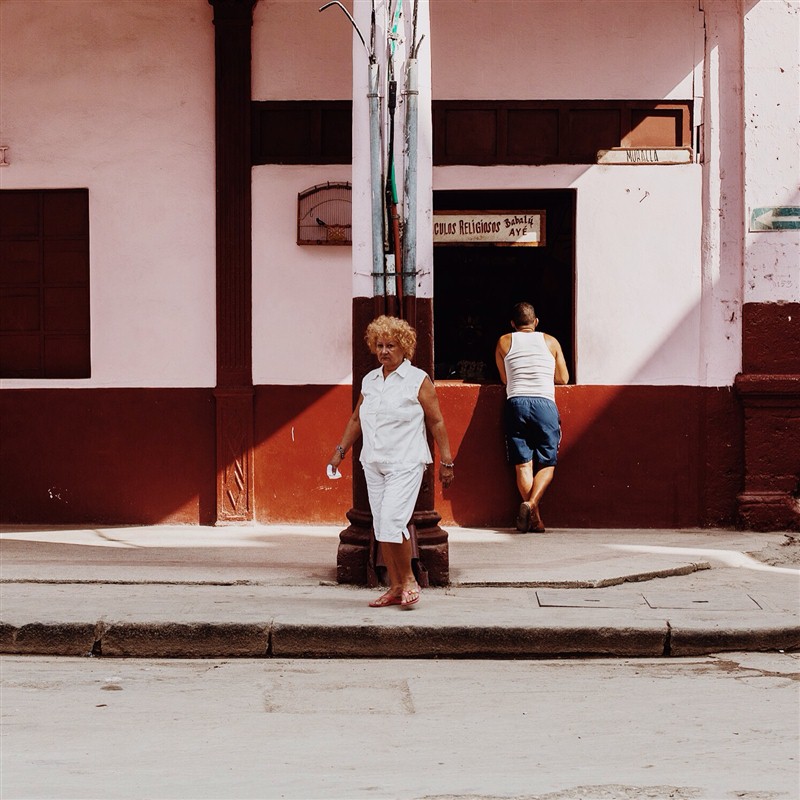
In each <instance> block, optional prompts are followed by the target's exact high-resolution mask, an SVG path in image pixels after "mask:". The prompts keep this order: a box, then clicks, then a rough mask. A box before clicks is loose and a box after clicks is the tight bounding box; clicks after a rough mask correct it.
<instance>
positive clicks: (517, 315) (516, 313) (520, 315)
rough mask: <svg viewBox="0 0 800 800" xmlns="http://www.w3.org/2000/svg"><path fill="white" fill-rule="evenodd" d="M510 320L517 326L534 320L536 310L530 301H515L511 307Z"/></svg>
mask: <svg viewBox="0 0 800 800" xmlns="http://www.w3.org/2000/svg"><path fill="white" fill-rule="evenodd" d="M511 321H512V322H513V323H514V324H515V325H516V326H517V327H518V328H519V327H521V326H522V325H533V323H534V322H536V311H534V309H533V306H532V305H531V304H530V303H517V304H516V305H515V306H514V308H513V309H511Z"/></svg>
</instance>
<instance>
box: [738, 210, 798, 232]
mask: <svg viewBox="0 0 800 800" xmlns="http://www.w3.org/2000/svg"><path fill="white" fill-rule="evenodd" d="M796 230H800V206H765V207H763V208H754V209H753V210H752V211H751V212H750V231H751V233H755V232H757V231H796Z"/></svg>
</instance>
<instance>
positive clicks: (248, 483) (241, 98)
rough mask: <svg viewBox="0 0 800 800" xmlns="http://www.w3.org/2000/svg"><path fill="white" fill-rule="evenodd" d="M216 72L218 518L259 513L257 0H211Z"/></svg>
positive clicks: (220, 521)
mask: <svg viewBox="0 0 800 800" xmlns="http://www.w3.org/2000/svg"><path fill="white" fill-rule="evenodd" d="M208 1H209V3H210V4H211V6H212V7H213V9H214V53H215V61H214V70H215V76H216V82H215V85H216V188H217V192H216V201H217V202H216V232H217V385H216V388H215V390H214V398H215V401H216V409H217V416H216V425H217V455H216V461H217V492H216V495H217V508H216V522H217V524H218V525H223V524H230V523H236V522H246V521H250V520H252V519H253V516H254V499H253V371H252V316H253V312H252V303H251V293H252V286H251V273H252V230H251V225H252V221H251V217H252V211H251V208H252V205H251V174H250V173H251V152H250V102H251V97H250V55H251V43H250V34H251V29H252V25H253V7H254V6H255V4H256V2H257V0H208Z"/></svg>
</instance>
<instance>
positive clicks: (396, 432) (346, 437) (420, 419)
mask: <svg viewBox="0 0 800 800" xmlns="http://www.w3.org/2000/svg"><path fill="white" fill-rule="evenodd" d="M365 338H366V341H367V345H368V346H369V349H370V351H371V352H373V353H375V355H376V356H377V357H378V361H379V362H380V366H379V367H378V368H377V369H374V370H372V372H369V373H367V374H366V375H365V376H364V380H363V381H362V382H361V396H360V397H359V399H358V403H357V404H356V407H355V410H354V411H353V414H352V416H351V417H350V419H349V420H348V421H347V425H346V426H345V429H344V433H343V434H342V438H341V441H340V443H339V444H337V445H336V448H335V453H334V455H333V457H332V458H331V460H330V462H329V464H330V465H331V467H333V468H334V469H336V468H337V467H338V466H339V464H341V462H342V459H343V458H344V456H345V453H347V451H348V450H349V449H350V448H351V447H352V446H353V444H354V443H355V441H356V440H357V439H358V437H359V436H362V437H363V442H362V447H361V459H360V460H361V464H362V466H363V468H364V477H365V479H366V482H367V492H368V494H369V504H370V509H371V510H372V521H373V527H374V530H375V538H376V539H377V540H378V541H379V542H380V543H381V546H382V547H381V550H382V553H383V556H384V560H385V561H386V569H387V572H388V576H389V582H390V585H389V590H388V591H387V592H386V593H384V594H382V595H381V596H380V597H378V598H377V599H376V600H373V601H372V602H371V603H370V605H371V606H372V607H374V608H381V607H383V606H395V605H399V606H401V607H408V606H413V605H414V604H415V603H417V602H418V601H419V597H420V589H419V585H418V584H417V581H416V579H415V577H414V573H413V570H412V568H411V538H410V534H409V531H408V523H409V521H410V519H411V515H412V514H413V513H414V506H415V504H416V502H417V495H418V494H419V489H420V486H421V485H422V476H423V474H424V472H425V467H426V466H427V465H428V464H430V463H431V462H432V460H433V459H432V458H431V451H430V448H429V447H428V441H427V437H426V434H425V427H426V425H427V428H428V430H429V431H430V432H431V434H432V436H433V438H434V440H435V442H436V446H437V447H438V448H439V455H440V458H441V462H440V470H439V480H441V482H442V486H444V487H445V488H447V487H448V486H450V484H451V483H452V482H453V467H454V464H453V456H452V453H451V452H450V441H449V439H448V437H447V429H446V428H445V424H444V419H443V418H442V412H441V410H440V409H439V400H438V398H437V396H436V389H435V387H434V385H433V382H432V381H431V379H430V378H429V377H428V375H427V373H426V372H424V371H423V370H421V369H418V368H417V367H415V366H413V365H412V364H411V361H410V360H409V359H411V358H412V357H413V355H414V350H415V348H416V344H417V334H416V331H415V330H414V329H413V328H412V327H411V326H410V325H409V324H408V323H407V322H405V320H401V319H397V318H396V317H387V316H381V317H378V318H377V319H375V320H373V321H372V322H371V323H370V324H369V325H368V326H367V332H366V336H365Z"/></svg>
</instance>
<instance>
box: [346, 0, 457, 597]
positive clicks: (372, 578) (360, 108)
mask: <svg viewBox="0 0 800 800" xmlns="http://www.w3.org/2000/svg"><path fill="white" fill-rule="evenodd" d="M386 5H388V4H383V5H381V4H380V3H379V4H378V6H377V9H378V14H377V17H376V24H377V36H376V41H377V42H378V46H377V48H376V51H377V56H378V60H379V62H380V63H379V70H380V75H379V85H380V87H381V88H380V90H379V91H380V95H381V98H382V99H383V100H385V97H386V82H385V80H386V65H385V61H384V58H385V50H386V47H385V46H384V45H382V44H381V42H385V31H386V29H387V28H389V27H391V26H392V25H393V24H395V21H389V20H387V19H386V18H385V15H386ZM370 6H371V4H369V3H356V4H355V5H354V14H355V20H356V24H357V25H358V26H359V29H360V30H361V31H362V32H363V33H364V38H365V39H366V40H367V41H369V36H368V32H369V30H370V11H371V8H370ZM403 25H404V41H403V42H401V43H400V44H398V50H399V49H400V48H401V47H404V46H407V45H408V44H409V43H410V42H411V38H412V20H411V19H404V20H403ZM423 36H424V40H422V44H421V46H420V48H419V50H418V52H417V62H418V75H419V95H418V97H419V101H418V106H419V124H418V137H417V138H418V167H417V211H416V220H417V225H416V228H417V237H416V241H417V246H416V264H414V265H413V266H414V267H415V268H416V273H417V277H416V279H415V281H414V284H415V293H414V294H413V295H411V294H410V293H409V294H408V295H407V296H405V297H404V301H403V305H402V313H403V316H404V318H405V319H407V320H408V322H409V323H410V324H411V325H412V326H413V327H414V328H415V329H416V331H417V350H416V354H415V356H414V363H415V365H416V366H417V367H419V368H420V369H423V370H425V371H426V372H427V373H428V374H429V375H430V376H431V378H433V276H432V268H433V230H432V226H431V215H432V205H433V192H432V180H433V157H432V135H431V129H432V126H431V78H430V74H431V71H430V13H429V3H428V2H427V0H418V8H417V41H418V42H419V41H420V40H421V39H422V37H423ZM398 63H399V60H398V62H395V70H396V77H397V81H398V90H397V91H398V98H399V99H400V100H401V102H400V103H399V105H398V110H397V114H396V120H395V121H396V126H397V127H396V129H395V145H396V154H395V156H396V157H395V167H396V170H395V171H396V175H397V182H398V190H399V191H400V192H401V193H402V190H403V175H404V172H405V170H404V160H403V154H402V152H399V151H401V150H402V146H403V142H404V137H403V121H404V119H405V103H404V102H402V100H403V95H402V92H403V88H404V80H405V69H404V68H402V69H398V68H397V65H398ZM368 92H369V79H368V56H367V53H366V52H365V49H364V45H363V44H362V42H361V41H360V39H359V38H358V37H357V36H356V35H354V36H353V181H352V183H353V308H352V314H353V403H354V404H355V402H356V401H357V400H358V397H359V394H360V391H361V380H362V378H363V377H364V375H365V374H366V373H367V372H369V371H370V370H372V369H374V368H375V366H376V365H377V364H376V360H375V356H374V355H373V354H372V353H370V352H369V351H368V349H367V347H366V344H365V342H364V332H365V330H366V327H367V325H368V324H369V323H370V322H371V321H372V320H373V319H374V318H375V317H376V316H378V315H379V314H394V313H398V312H397V311H396V310H395V309H397V298H396V297H394V296H392V295H391V294H388V293H387V295H388V296H387V295H383V294H381V295H380V296H376V292H375V283H374V281H373V275H372V272H373V261H372V227H371V217H372V214H371V208H372V182H371V173H370V136H369V103H368ZM386 122H387V120H386V116H385V114H384V117H383V119H382V121H381V130H382V133H383V146H384V148H385V146H386V141H387V138H388V137H387V129H386ZM404 202H405V198H403V197H401V198H400V203H399V205H400V207H401V208H403V206H404ZM406 213H407V212H406ZM409 266H410V265H408V264H404V265H403V269H404V270H407V269H408V268H409ZM431 451H432V452H434V448H433V443H432V442H431ZM359 452H360V444H357V445H356V447H355V448H354V449H353V452H352V457H353V507H352V508H351V509H350V511H348V512H347V518H348V520H349V521H350V525H349V527H348V528H347V529H346V530H344V531H342V533H341V534H340V537H339V538H340V543H339V551H338V554H337V562H336V563H337V579H338V581H339V582H340V583H352V584H360V585H364V584H367V585H374V584H375V582H376V575H375V573H374V571H373V569H372V565H371V563H370V549H371V544H372V514H371V512H370V509H369V498H368V495H367V488H366V482H365V480H364V474H363V471H362V469H361V466H360V464H359V461H358V455H359ZM434 459H435V462H434V464H432V465H431V466H430V467H429V468H428V469H427V470H426V472H425V476H424V478H423V481H422V488H421V489H420V493H419V497H418V499H417V504H416V508H415V510H414V515H413V517H412V520H411V522H412V524H413V525H414V526H415V527H416V530H417V542H418V545H419V556H420V558H419V562H420V564H419V565H418V567H419V570H418V578H420V579H421V581H422V582H423V583H424V582H425V581H427V582H428V583H429V584H430V585H434V586H442V585H446V584H447V583H449V581H450V567H449V552H448V540H447V532H446V531H444V530H442V529H441V528H440V527H439V522H440V520H441V515H440V514H439V513H438V512H437V511H436V509H435V507H434V485H435V480H436V474H437V473H438V469H437V466H438V454H437V453H435V452H434Z"/></svg>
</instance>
